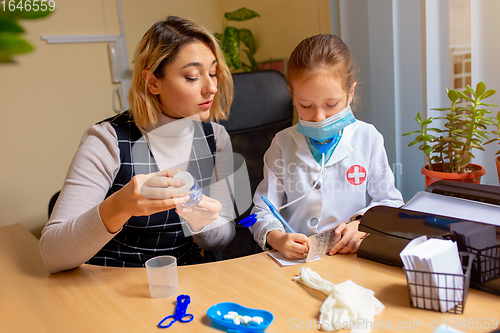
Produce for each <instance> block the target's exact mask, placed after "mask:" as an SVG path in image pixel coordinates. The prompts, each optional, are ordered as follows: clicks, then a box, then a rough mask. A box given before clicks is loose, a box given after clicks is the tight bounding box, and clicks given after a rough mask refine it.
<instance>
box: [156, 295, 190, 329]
mask: <svg viewBox="0 0 500 333" xmlns="http://www.w3.org/2000/svg"><path fill="white" fill-rule="evenodd" d="M189 303H191V298H190V297H189V295H179V296H177V305H176V306H175V313H174V314H173V315H169V316H166V317H165V318H163V320H162V321H160V323H159V324H158V327H160V328H168V327H170V326H172V324H173V323H175V322H176V321H180V322H181V323H189V322H190V321H192V320H193V318H194V316H193V315H192V314H186V311H187V307H188V305H189ZM186 317H187V319H184V318H186ZM168 319H171V320H170V322H169V323H168V324H166V325H163V323H164V322H165V321H166V320H168Z"/></svg>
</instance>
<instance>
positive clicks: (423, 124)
mask: <svg viewBox="0 0 500 333" xmlns="http://www.w3.org/2000/svg"><path fill="white" fill-rule="evenodd" d="M446 92H447V94H448V98H449V100H450V102H451V107H449V108H433V109H431V110H436V111H442V112H446V115H445V116H443V117H435V118H432V117H430V118H428V119H426V120H423V119H422V116H421V114H420V112H419V113H417V117H416V118H415V120H416V121H417V123H419V125H420V129H419V130H418V131H412V132H408V133H405V134H403V136H405V135H415V134H417V136H416V137H415V140H414V141H412V142H410V144H409V145H408V146H413V145H416V144H420V146H419V149H420V150H422V151H423V152H424V154H425V155H426V160H427V167H428V169H429V170H433V166H434V167H439V168H440V169H439V170H434V171H441V172H456V173H463V172H468V170H467V166H468V165H469V163H470V161H471V158H473V157H475V156H474V154H473V153H472V150H473V149H479V150H483V151H484V148H483V145H484V144H487V143H490V142H493V141H495V140H500V127H498V130H497V131H493V132H492V133H493V134H497V135H499V138H498V139H493V140H489V141H487V142H485V143H484V144H483V141H484V140H488V139H489V137H488V131H487V126H488V125H492V124H495V122H494V118H493V117H490V116H487V114H490V113H492V112H491V111H490V110H488V109H486V108H485V107H498V105H495V104H488V103H484V100H485V99H486V98H488V97H490V96H492V95H494V94H495V93H496V91H495V90H494V89H489V90H487V89H486V84H484V82H479V83H478V84H477V86H476V90H474V89H473V88H472V87H471V86H469V85H468V86H467V89H466V90H464V91H459V90H452V89H448V88H446ZM468 94H470V97H469V95H468ZM462 100H465V101H466V103H467V104H468V105H465V106H458V105H457V104H458V103H460V102H461V101H462ZM499 117H500V112H499V113H498V114H497V118H496V119H500V118H499ZM434 119H443V120H445V123H444V127H445V128H444V129H440V128H434V127H432V128H428V127H427V126H428V125H430V124H431V123H432V122H433V120H434ZM497 123H498V121H497ZM498 126H500V125H498ZM430 132H435V133H436V134H439V135H433V134H430ZM498 153H500V151H499V152H497V154H498Z"/></svg>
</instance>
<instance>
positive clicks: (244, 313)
mask: <svg viewBox="0 0 500 333" xmlns="http://www.w3.org/2000/svg"><path fill="white" fill-rule="evenodd" d="M207 316H209V317H210V318H211V319H212V320H213V321H214V322H215V323H217V324H219V325H221V326H223V327H227V328H228V329H233V330H236V331H242V332H263V331H264V330H265V329H266V328H267V327H268V326H269V325H270V324H271V323H272V322H273V320H274V316H273V314H272V313H271V312H269V311H267V310H261V309H252V308H247V307H245V306H243V305H240V304H238V303H233V302H223V303H219V304H215V305H213V306H211V307H210V308H209V309H208V310H207Z"/></svg>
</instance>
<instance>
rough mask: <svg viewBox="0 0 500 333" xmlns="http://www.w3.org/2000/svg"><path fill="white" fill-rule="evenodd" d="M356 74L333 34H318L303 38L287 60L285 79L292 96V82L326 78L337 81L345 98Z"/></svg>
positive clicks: (341, 44) (343, 46)
mask: <svg viewBox="0 0 500 333" xmlns="http://www.w3.org/2000/svg"><path fill="white" fill-rule="evenodd" d="M356 74H357V71H356V68H355V66H354V62H353V60H352V57H351V54H350V52H349V49H348V48H347V46H346V45H345V44H344V42H343V41H342V40H341V39H340V38H339V37H337V36H335V35H330V34H322V35H316V36H312V37H308V38H306V39H304V40H303V41H302V42H300V43H299V45H297V46H296V47H295V49H294V50H293V51H292V54H291V55H290V58H289V59H288V65H287V79H288V85H289V87H290V89H291V91H292V93H293V82H294V81H301V80H307V79H309V78H311V77H312V76H315V75H329V76H332V77H334V78H336V79H340V80H341V82H342V89H343V90H344V91H345V92H346V93H347V95H349V94H350V91H351V87H352V85H353V84H354V83H355V82H356Z"/></svg>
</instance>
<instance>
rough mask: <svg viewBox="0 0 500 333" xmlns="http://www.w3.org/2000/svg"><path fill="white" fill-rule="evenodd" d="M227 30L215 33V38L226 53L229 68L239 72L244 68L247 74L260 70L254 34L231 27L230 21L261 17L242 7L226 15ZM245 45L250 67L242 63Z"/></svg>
mask: <svg viewBox="0 0 500 333" xmlns="http://www.w3.org/2000/svg"><path fill="white" fill-rule="evenodd" d="M224 17H225V19H226V20H225V24H224V25H225V28H224V32H223V33H222V34H221V33H215V37H216V38H217V39H218V40H219V44H220V46H221V48H222V50H223V51H224V57H225V59H226V63H227V65H228V66H229V68H233V69H235V70H238V69H240V68H243V70H244V71H245V72H250V71H255V70H258V66H257V62H256V61H255V58H254V54H255V39H254V37H253V34H252V32H251V31H250V30H248V29H237V28H235V27H232V26H229V25H228V21H246V20H250V19H252V18H254V17H260V15H259V14H257V13H256V12H254V11H253V10H250V9H247V8H245V7H242V8H240V9H238V10H236V11H234V12H228V13H225V14H224ZM241 43H243V44H244V45H245V46H246V47H247V49H243V51H244V52H245V53H246V55H247V57H248V60H249V61H250V65H249V64H246V63H244V62H242V61H241V58H240V46H241Z"/></svg>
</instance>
